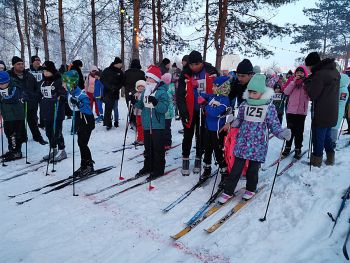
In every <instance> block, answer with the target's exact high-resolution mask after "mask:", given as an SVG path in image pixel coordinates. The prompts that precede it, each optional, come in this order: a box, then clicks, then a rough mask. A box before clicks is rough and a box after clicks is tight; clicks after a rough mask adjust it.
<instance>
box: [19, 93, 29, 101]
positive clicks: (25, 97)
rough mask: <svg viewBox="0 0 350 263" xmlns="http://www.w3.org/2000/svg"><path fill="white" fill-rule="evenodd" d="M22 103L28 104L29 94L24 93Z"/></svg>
mask: <svg viewBox="0 0 350 263" xmlns="http://www.w3.org/2000/svg"><path fill="white" fill-rule="evenodd" d="M21 101H22V102H28V101H29V95H28V93H27V92H22V98H21Z"/></svg>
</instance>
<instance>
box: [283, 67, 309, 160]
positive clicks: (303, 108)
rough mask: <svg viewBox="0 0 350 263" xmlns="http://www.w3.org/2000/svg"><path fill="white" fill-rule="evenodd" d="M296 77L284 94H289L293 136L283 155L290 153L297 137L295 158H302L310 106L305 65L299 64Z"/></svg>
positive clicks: (288, 113)
mask: <svg viewBox="0 0 350 263" xmlns="http://www.w3.org/2000/svg"><path fill="white" fill-rule="evenodd" d="M294 75H295V78H294V80H292V81H291V82H290V83H289V85H288V86H287V87H286V88H285V90H284V94H286V95H287V96H289V98H288V105H287V127H288V128H290V129H291V131H292V137H291V139H290V140H288V141H287V142H286V147H285V148H284V151H283V153H282V155H283V156H284V157H286V156H288V155H289V154H290V150H291V147H292V143H293V139H295V141H294V144H295V152H294V158H295V159H300V158H301V148H302V147H303V137H304V136H303V133H304V124H305V119H306V115H307V112H308V106H309V96H308V95H307V92H306V87H305V85H304V79H305V78H307V77H308V71H307V69H306V67H305V66H299V67H298V68H297V69H296V70H295V73H294Z"/></svg>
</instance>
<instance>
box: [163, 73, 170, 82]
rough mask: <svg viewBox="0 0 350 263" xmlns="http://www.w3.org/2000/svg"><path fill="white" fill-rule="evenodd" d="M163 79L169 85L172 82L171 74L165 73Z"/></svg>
mask: <svg viewBox="0 0 350 263" xmlns="http://www.w3.org/2000/svg"><path fill="white" fill-rule="evenodd" d="M161 79H162V81H163V82H164V83H165V84H167V85H169V84H170V83H171V74H170V73H165V74H164V75H163V76H162V78H161Z"/></svg>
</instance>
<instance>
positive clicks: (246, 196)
mask: <svg viewBox="0 0 350 263" xmlns="http://www.w3.org/2000/svg"><path fill="white" fill-rule="evenodd" d="M254 195H255V192H251V191H248V190H245V192H244V194H243V197H242V199H243V200H246V201H248V200H249V199H251V198H252V197H253V196H254Z"/></svg>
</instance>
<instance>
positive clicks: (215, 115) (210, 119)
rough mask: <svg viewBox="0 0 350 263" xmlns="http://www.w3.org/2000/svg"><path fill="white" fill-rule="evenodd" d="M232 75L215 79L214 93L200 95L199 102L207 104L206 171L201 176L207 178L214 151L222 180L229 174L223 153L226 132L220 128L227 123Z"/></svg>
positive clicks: (205, 110) (204, 160)
mask: <svg viewBox="0 0 350 263" xmlns="http://www.w3.org/2000/svg"><path fill="white" fill-rule="evenodd" d="M230 90H231V87H230V77H228V76H221V77H217V78H216V79H215V80H214V81H213V93H214V94H206V93H203V92H201V93H200V96H199V97H198V103H199V104H202V105H203V104H207V105H206V106H205V108H204V112H205V115H206V118H205V126H206V127H205V128H206V131H205V133H206V135H205V138H206V139H205V149H204V159H203V162H204V171H203V173H202V175H201V177H200V179H201V180H206V179H207V178H208V177H209V176H210V175H211V156H212V153H213V151H214V153H215V158H216V162H217V163H218V165H219V168H220V174H221V181H222V182H223V178H225V177H226V176H227V164H226V161H225V159H224V155H223V144H224V133H223V132H220V133H219V131H220V129H221V128H222V127H223V126H224V125H225V121H226V115H225V113H226V111H227V109H228V107H229V105H230V100H229V98H228V94H229V93H230Z"/></svg>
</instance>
